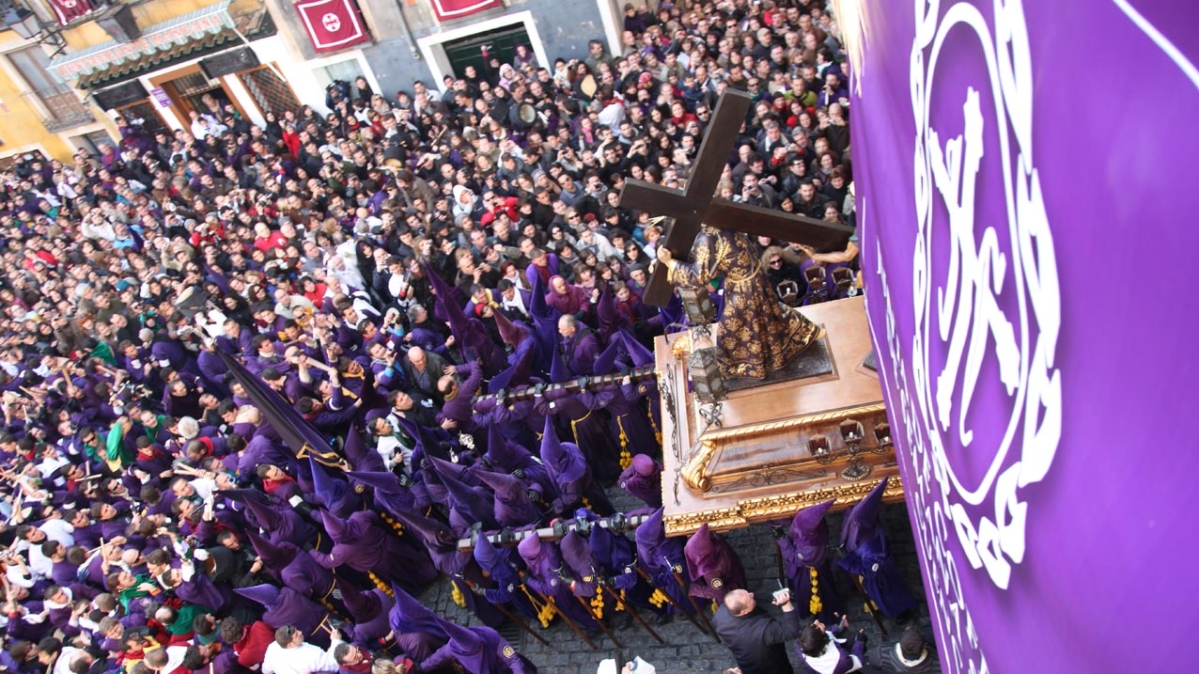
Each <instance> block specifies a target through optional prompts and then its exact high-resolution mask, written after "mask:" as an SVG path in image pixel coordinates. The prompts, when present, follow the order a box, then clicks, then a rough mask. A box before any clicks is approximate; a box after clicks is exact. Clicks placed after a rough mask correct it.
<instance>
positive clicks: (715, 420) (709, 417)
mask: <svg viewBox="0 0 1199 674" xmlns="http://www.w3.org/2000/svg"><path fill="white" fill-rule="evenodd" d="M723 412H724V403H722V402H719V401H717V402H714V403H712V404H711V405H705V406H703V407H701V408H699V416H701V417H703V419H704V424H705V425H704V430H703V431H700V435H703V434H704V431H707V430H708V429H709V428H711V427H713V426H715V427H716V428H723V427H724V422H723V421H721V420H720V415H721V414H722V413H723Z"/></svg>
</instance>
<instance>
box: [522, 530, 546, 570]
mask: <svg viewBox="0 0 1199 674" xmlns="http://www.w3.org/2000/svg"><path fill="white" fill-rule="evenodd" d="M543 548H545V546H544V545H543V544H542V542H541V539H540V538H538V537H537V533H536V532H533V534H531V535H529V536H525V537H524V538H522V539H520V543H517V544H516V551H517V552H519V553H520V556H521V559H523V560H525V562H527V563H530V564H532V563H533V562H535V561H536V560H537V559H538V558H539V557H540V556H541V555H543V554H545V550H544V549H543Z"/></svg>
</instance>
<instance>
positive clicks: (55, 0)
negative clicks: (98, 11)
mask: <svg viewBox="0 0 1199 674" xmlns="http://www.w3.org/2000/svg"><path fill="white" fill-rule="evenodd" d="M47 1H48V2H49V3H50V9H53V10H54V16H56V17H57V18H58V23H59V24H61V25H63V26H65V25H67V24H68V23H71V21H73V20H74V19H78V18H79V17H81V16H83V15H84V14H87V13H88V12H90V11H92V3H91V2H90V0H47Z"/></svg>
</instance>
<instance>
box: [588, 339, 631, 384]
mask: <svg viewBox="0 0 1199 674" xmlns="http://www.w3.org/2000/svg"><path fill="white" fill-rule="evenodd" d="M622 350H623V345H622V344H621V343H620V340H618V339H613V340H612V341H611V342H610V343H609V344H608V348H606V349H604V350H603V351H602V352H600V355H599V356H597V357H596V359H595V366H594V367H593V368H592V371H591V372H592V374H594V375H595V376H597V377H600V376H603V375H605V374H612V373H613V372H615V371H616V358H617V357H618V356H620V354H621V352H622Z"/></svg>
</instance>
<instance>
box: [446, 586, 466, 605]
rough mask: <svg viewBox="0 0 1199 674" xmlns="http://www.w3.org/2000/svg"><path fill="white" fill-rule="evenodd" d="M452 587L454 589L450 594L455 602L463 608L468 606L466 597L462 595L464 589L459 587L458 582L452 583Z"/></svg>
mask: <svg viewBox="0 0 1199 674" xmlns="http://www.w3.org/2000/svg"><path fill="white" fill-rule="evenodd" d="M450 587H451V588H452V589H453V591H452V593H451V595H450V596H451V597H452V598H453V599H454V603H455V604H457V605H458V606H460V607H462V608H466V597H465V596H463V595H462V590H461V589H460V588H459V587H458V583H450Z"/></svg>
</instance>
